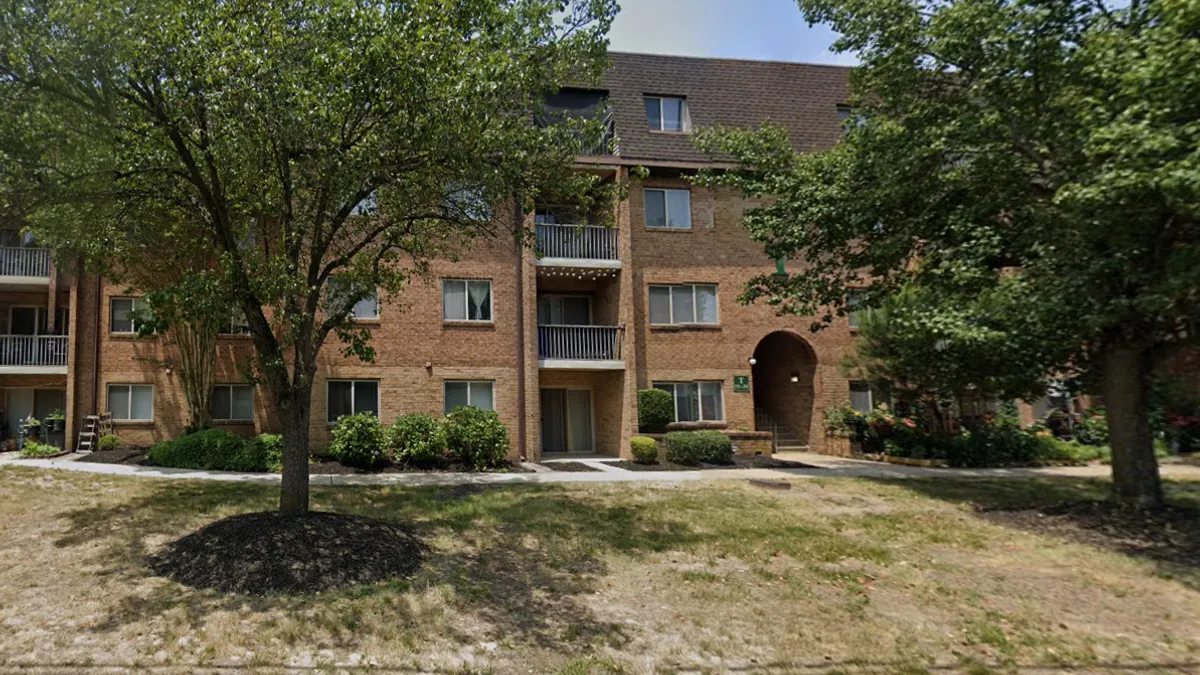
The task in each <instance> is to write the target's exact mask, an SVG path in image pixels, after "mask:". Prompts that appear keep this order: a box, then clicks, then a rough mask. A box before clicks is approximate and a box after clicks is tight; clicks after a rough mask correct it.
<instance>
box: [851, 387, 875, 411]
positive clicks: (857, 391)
mask: <svg viewBox="0 0 1200 675" xmlns="http://www.w3.org/2000/svg"><path fill="white" fill-rule="evenodd" d="M850 406H851V407H852V408H854V409H855V410H857V411H859V412H871V388H870V387H869V386H867V383H866V382H851V383H850Z"/></svg>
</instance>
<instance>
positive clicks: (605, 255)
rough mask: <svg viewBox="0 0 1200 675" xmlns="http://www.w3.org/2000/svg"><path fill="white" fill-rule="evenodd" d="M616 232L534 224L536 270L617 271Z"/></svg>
mask: <svg viewBox="0 0 1200 675" xmlns="http://www.w3.org/2000/svg"><path fill="white" fill-rule="evenodd" d="M618 244H619V241H618V238H617V230H616V228H613V227H605V226H604V225H559V224H551V223H538V225H537V252H538V256H539V257H538V262H537V264H538V266H539V267H592V268H599V269H620V268H621V250H620V248H619V247H618Z"/></svg>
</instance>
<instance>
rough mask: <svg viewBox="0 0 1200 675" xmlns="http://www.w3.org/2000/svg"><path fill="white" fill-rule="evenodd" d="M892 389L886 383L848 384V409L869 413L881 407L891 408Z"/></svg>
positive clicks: (854, 381)
mask: <svg viewBox="0 0 1200 675" xmlns="http://www.w3.org/2000/svg"><path fill="white" fill-rule="evenodd" d="M891 404H892V387H891V385H890V384H888V383H887V382H863V381H862V380H852V381H851V382H850V407H852V408H854V409H855V410H857V411H859V412H864V413H869V412H871V411H872V410H874V409H875V408H878V407H879V406H881V405H885V406H888V407H891Z"/></svg>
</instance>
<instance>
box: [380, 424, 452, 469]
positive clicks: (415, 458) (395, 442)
mask: <svg viewBox="0 0 1200 675" xmlns="http://www.w3.org/2000/svg"><path fill="white" fill-rule="evenodd" d="M387 446H388V449H389V450H390V451H391V453H392V456H393V458H394V459H395V460H396V462H398V463H402V464H411V465H414V466H425V467H428V466H436V465H438V464H440V463H441V462H442V461H443V460H444V459H445V458H446V427H445V425H443V424H442V421H441V420H439V419H437V418H435V417H433V416H432V415H423V414H420V413H417V414H412V415H404V416H403V417H400V418H399V419H397V420H396V422H395V424H393V425H392V426H391V428H390V429H388V431H387Z"/></svg>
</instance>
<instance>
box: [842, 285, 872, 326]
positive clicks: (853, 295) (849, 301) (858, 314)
mask: <svg viewBox="0 0 1200 675" xmlns="http://www.w3.org/2000/svg"><path fill="white" fill-rule="evenodd" d="M861 303H862V294H860V293H858V292H855V291H852V292H850V293H849V294H848V295H847V297H846V308H847V309H848V310H850V311H848V312H846V324H847V325H848V326H850V330H858V329H859V328H860V327H861V326H862V319H863V317H865V316H867V315H869V314H870V313H871V308H870V307H864V308H862V309H854V307H856V306H858V305H859V304H861Z"/></svg>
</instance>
